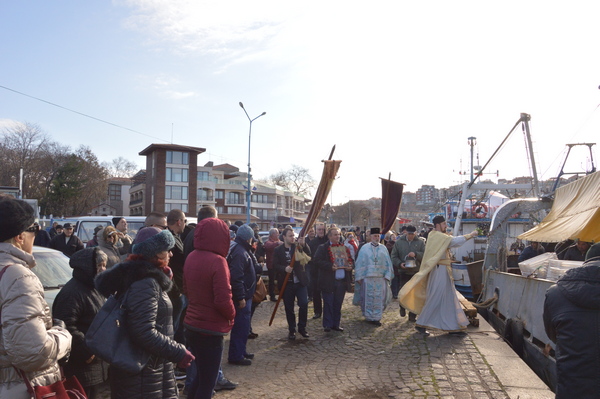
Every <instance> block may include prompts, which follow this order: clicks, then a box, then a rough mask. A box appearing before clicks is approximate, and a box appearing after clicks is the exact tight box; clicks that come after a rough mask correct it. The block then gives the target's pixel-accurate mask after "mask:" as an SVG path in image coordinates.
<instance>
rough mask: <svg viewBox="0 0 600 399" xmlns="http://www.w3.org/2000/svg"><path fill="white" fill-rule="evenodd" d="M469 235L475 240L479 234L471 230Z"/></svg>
mask: <svg viewBox="0 0 600 399" xmlns="http://www.w3.org/2000/svg"><path fill="white" fill-rule="evenodd" d="M469 235H470V236H471V238H475V237H478V236H479V232H478V231H477V230H473V231H472V232H471V233H470V234H469Z"/></svg>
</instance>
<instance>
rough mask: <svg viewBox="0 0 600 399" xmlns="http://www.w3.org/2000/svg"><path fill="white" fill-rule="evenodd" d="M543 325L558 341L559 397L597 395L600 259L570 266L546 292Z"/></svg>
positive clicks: (599, 383)
mask: <svg viewBox="0 0 600 399" xmlns="http://www.w3.org/2000/svg"><path fill="white" fill-rule="evenodd" d="M544 326H545V329H546V334H547V335H548V337H549V338H550V339H551V340H552V341H554V342H555V343H556V371H557V379H558V384H557V387H556V397H557V398H558V399H564V398H577V399H586V398H597V397H598V387H600V364H599V363H598V359H600V340H599V339H598V336H600V260H595V261H594V260H592V261H588V262H586V263H584V267H578V268H574V269H571V270H569V271H567V272H566V273H565V275H564V276H563V277H562V278H561V279H560V280H559V281H558V283H556V285H554V286H552V287H550V288H549V289H548V291H547V292H546V300H545V302H544Z"/></svg>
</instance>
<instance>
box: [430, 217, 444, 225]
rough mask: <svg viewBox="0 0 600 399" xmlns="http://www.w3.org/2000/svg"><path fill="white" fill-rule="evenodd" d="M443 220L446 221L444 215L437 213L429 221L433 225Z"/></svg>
mask: <svg viewBox="0 0 600 399" xmlns="http://www.w3.org/2000/svg"><path fill="white" fill-rule="evenodd" d="M445 221H446V218H445V217H443V216H442V215H437V216H436V217H434V218H433V220H432V221H431V222H432V223H433V225H434V226H435V225H436V224H440V223H444V222H445Z"/></svg>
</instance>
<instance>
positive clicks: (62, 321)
mask: <svg viewBox="0 0 600 399" xmlns="http://www.w3.org/2000/svg"><path fill="white" fill-rule="evenodd" d="M61 230H62V231H61ZM41 231H42V229H41V228H40V226H39V225H38V224H37V223H34V218H33V210H32V209H31V207H30V206H29V205H28V204H27V203H25V202H23V201H20V200H16V199H14V198H7V197H2V198H0V301H1V304H2V327H1V328H2V334H1V336H2V341H1V343H0V345H1V346H0V397H2V398H4V397H10V398H29V397H30V394H29V393H28V390H27V384H26V380H28V381H30V382H31V384H32V385H34V386H36V385H49V384H52V383H54V382H56V381H59V380H60V379H61V378H62V373H64V375H65V376H67V377H70V376H76V377H77V379H78V380H79V381H80V383H81V385H82V386H83V388H84V390H85V392H86V395H87V397H88V398H91V399H94V398H96V397H97V396H98V391H99V387H100V384H102V383H105V382H106V381H108V382H109V384H110V389H111V397H112V398H144V399H146V398H165V399H167V398H168V399H174V398H177V397H178V387H177V383H176V381H177V379H185V390H186V391H187V397H188V398H193V399H197V398H211V397H212V396H213V395H214V393H215V391H218V390H222V389H235V388H236V386H237V384H235V383H233V382H231V381H229V380H228V379H227V378H226V377H225V376H224V374H223V371H222V368H221V363H222V360H223V359H222V357H223V352H224V342H225V339H224V338H225V337H226V336H227V335H229V336H230V339H229V350H228V357H227V362H228V363H229V364H231V365H235V366H250V365H252V362H253V359H254V357H255V355H254V354H253V353H250V352H248V350H247V342H248V340H249V339H255V338H257V337H258V334H256V333H254V332H253V331H252V315H253V313H254V310H255V309H256V306H258V305H259V304H260V303H261V302H262V301H263V300H267V299H270V300H271V301H282V302H283V305H284V309H285V315H286V321H287V326H288V339H289V340H295V339H296V337H297V335H296V334H299V335H300V336H301V337H302V338H304V339H308V338H309V337H310V332H309V331H308V329H307V318H308V308H309V304H310V303H311V302H312V306H313V310H314V316H313V319H322V328H323V331H324V332H325V333H328V334H336V333H339V332H342V331H344V327H343V321H342V312H341V309H342V304H343V302H344V298H345V295H346V293H348V292H351V293H353V298H352V299H353V301H352V303H353V304H354V305H356V306H359V307H360V310H361V312H362V314H363V316H364V318H365V322H367V323H370V324H372V325H374V326H375V327H379V326H381V325H382V322H381V319H382V316H383V312H384V310H385V309H386V307H387V306H388V305H389V303H390V302H391V301H392V299H393V298H398V300H399V303H400V317H402V318H403V317H406V316H407V315H406V313H407V311H408V321H409V322H414V323H415V328H416V331H417V332H418V333H420V334H423V335H424V336H427V335H429V331H428V329H431V328H433V329H437V330H441V331H445V332H448V333H450V334H464V331H465V329H466V327H467V325H468V321H467V318H466V316H465V314H464V311H463V310H462V308H461V305H460V303H459V301H458V297H457V295H456V289H455V288H454V285H453V281H452V277H451V273H449V272H448V270H449V268H450V267H451V266H450V262H451V254H450V252H449V249H450V248H452V247H457V246H460V245H463V244H464V243H465V242H467V241H468V240H470V239H472V238H474V237H475V236H477V235H478V233H477V231H474V232H472V233H470V234H467V235H464V236H459V237H453V236H451V235H450V234H447V224H446V221H445V219H444V218H443V217H442V216H436V217H435V218H434V219H433V229H432V230H431V231H430V232H428V234H427V237H426V238H425V237H422V234H421V235H418V234H417V229H416V228H415V227H414V226H410V225H409V226H404V227H403V228H402V230H401V231H400V232H398V234H396V233H395V232H393V231H390V232H387V233H386V234H385V235H382V234H381V231H380V229H379V228H372V229H370V230H369V231H364V232H362V231H360V229H349V230H348V231H346V230H345V229H340V228H338V227H337V226H335V225H330V226H326V225H325V224H323V223H317V224H316V225H315V226H313V227H312V228H311V229H309V230H308V231H307V235H306V237H297V236H296V233H295V231H294V229H293V228H292V227H291V226H286V227H283V226H282V227H281V228H272V229H271V230H270V231H269V235H268V239H267V240H266V241H265V242H264V243H263V242H262V240H261V238H260V237H259V234H258V225H256V224H254V223H251V224H244V223H243V222H241V221H237V222H235V223H233V224H231V223H229V222H228V221H223V220H221V219H219V218H218V214H217V210H216V209H215V208H214V207H212V206H204V207H202V208H200V210H199V212H198V220H197V224H195V225H190V224H187V221H186V216H185V214H184V213H183V212H182V211H181V210H177V209H174V210H171V211H170V212H169V213H168V214H167V215H163V214H161V213H155V212H153V213H150V214H149V215H148V216H147V217H146V221H145V226H144V227H143V228H141V229H140V230H139V231H138V232H137V234H136V235H135V239H132V238H131V237H130V236H129V235H128V234H127V221H126V218H122V217H121V218H115V219H114V220H113V226H106V227H100V228H98V229H97V230H96V231H95V233H96V234H95V238H94V240H90V242H88V246H87V247H86V248H84V245H83V243H81V240H80V239H79V238H77V237H76V236H75V235H73V226H71V225H70V224H69V223H65V225H64V226H53V229H52V232H51V234H48V235H53V237H51V238H50V237H46V235H45V234H43V233H41ZM34 241H39V243H45V244H47V245H48V246H50V247H52V248H56V249H58V250H61V251H62V252H63V253H65V255H67V256H69V258H70V265H71V267H72V268H73V277H72V279H71V280H70V281H69V282H68V283H67V284H66V285H65V286H64V287H63V289H62V290H61V291H60V293H59V294H58V295H57V297H56V299H55V301H54V303H53V307H52V312H50V309H49V308H48V306H47V304H46V302H45V300H44V293H43V287H42V285H41V283H40V281H39V279H38V278H37V277H36V276H35V274H34V273H32V272H31V270H30V269H31V268H32V267H34V266H35V259H34V257H33V255H32V250H33V245H34ZM534 244H535V243H533V244H532V245H531V248H530V250H527V249H526V251H523V253H530V252H531V253H539V252H540V248H539V246H537V245H534ZM585 244H588V243H583V242H576V243H572V245H571V246H567V247H565V248H563V249H562V253H564V254H565V257H567V256H570V257H576V256H579V254H581V253H583V254H584V256H585V252H587V250H588V249H589V247H590V246H589V245H587V246H586V245H585ZM592 248H593V251H589V252H587V253H588V258H589V257H590V253H591V252H593V254H592V255H593V260H594V262H595V263H594V262H592V263H590V264H589V265H590V266H594V267H596V268H597V267H598V266H597V255H598V251H600V250H599V249H598V246H597V245H596V246H594V247H592ZM594 251H595V252H594ZM263 262H264V264H266V269H267V275H268V285H267V287H263V288H262V289H261V285H263V286H264V284H263V281H262V279H261V275H262V272H263V269H262V264H263ZM589 270H592V269H589ZM594 270H595V269H594ZM592 271H593V270H592ZM590 273H591V272H590ZM594 273H596V272H595V271H594ZM566 277H567V278H565V279H563V280H564V281H563V280H561V281H559V284H558V286H557V287H558V288H556V289H554V290H553V291H551V292H550V291H549V293H548V302H549V301H560V303H565V300H564V298H563V296H565V295H566V296H567V297H569V295H577V292H579V291H581V292H587V293H588V294H589V295H587V296H586V297H585V298H582V300H583V299H585V301H586V302H587V304H586V303H582V304H581V305H580V306H581V307H583V308H585V307H586V306H588V305H589V304H590V302H594V301H595V294H593V295H592V294H591V293H590V292H593V290H594V289H595V285H594V284H595V283H594V282H595V281H596V280H598V278H597V276H596V275H595V274H593V273H592V275H589V273H587V274H585V276H584V277H585V279H584V280H586V282H587V283H586V284H587V285H586V286H585V287H583V288H581V289H580V288H577V287H576V285H577V284H581V280H582V279H581V278H580V277H581V276H580V275H579V274H577V273H575V272H572V273H571V274H569V273H567V275H566ZM569 281H572V282H571V283H569ZM590 282H592V286H590V285H589V284H590ZM561 286H564V288H561ZM589 290H591V291H589ZM569 292H575V293H574V294H569ZM111 295H114V296H115V297H116V298H119V299H120V300H121V301H122V306H123V307H124V308H125V309H126V326H127V332H128V335H129V336H130V338H131V341H132V342H133V343H134V344H135V345H137V346H139V347H140V348H141V349H143V351H144V352H146V353H147V354H148V355H149V360H148V361H147V362H145V363H144V364H143V365H142V368H141V370H140V371H137V372H133V371H131V370H125V369H119V367H118V366H115V365H110V367H109V364H108V363H107V362H106V361H105V359H101V358H99V357H98V356H97V355H96V354H95V353H93V352H92V351H90V349H89V348H88V347H87V346H86V342H85V337H86V332H87V331H88V329H89V328H90V326H91V325H92V323H93V321H94V318H95V316H96V314H98V312H99V311H100V310H101V309H102V307H103V306H104V304H105V302H106V299H107V298H108V297H109V296H111ZM592 305H593V303H592ZM574 306H575V308H574V309H571V308H568V307H565V306H562V308H564V309H562V308H561V307H560V306H557V307H552V308H548V310H547V311H546V312H545V314H544V318H545V321H546V326H547V331H548V335H549V336H550V338H552V339H553V340H555V341H557V347H560V348H561V352H560V353H559V352H558V350H557V355H558V356H560V360H561V362H562V364H564V363H567V362H573V361H574V360H573V358H571V357H569V355H568V353H567V352H568V351H566V350H564V351H563V350H562V348H566V347H568V346H569V345H571V346H572V345H574V344H576V341H577V340H574V341H572V342H571V341H568V340H566V337H565V335H564V331H565V327H564V323H565V322H564V321H563V320H567V319H569V318H573V317H575V318H576V317H577V316H574V315H576V313H575V312H576V311H578V310H577V309H578V308H577V305H574ZM296 307H297V308H298V314H297V315H296ZM588 307H590V306H588ZM558 308H561V310H560V311H554V310H555V309H558ZM551 309H552V310H551ZM584 312H586V314H587V313H590V312H591V313H593V314H594V315H596V316H594V317H597V315H598V314H600V310H599V309H596V308H593V309H592V310H589V309H588V310H585V311H584ZM580 319H581V318H579V319H577V320H580ZM569 320H570V319H569ZM581 320H583V319H581ZM581 320H580V321H579V322H580V324H581V323H583V324H582V328H584V327H585V328H587V327H586V326H584V324H585V323H588V322H587V321H581ZM586 320H587V319H586ZM588 324H589V323H588ZM573 334H574V333H573ZM595 355H596V354H595V352H593V353H591V355H590V356H595ZM557 360H558V358H557ZM59 362H60V364H61V365H62V366H63V367H62V372H61V367H60V365H59ZM559 372H561V368H560V363H559ZM562 372H564V371H562ZM564 373H567V372H564ZM565 375H567V374H565ZM568 376H569V378H576V377H575V376H571V374H568ZM565 378H566V377H565ZM590 378H591V377H590ZM573 385H574V384H569V385H565V386H564V387H562V388H560V389H564V390H565V392H566V391H567V390H568V389H569V390H570V389H573Z"/></svg>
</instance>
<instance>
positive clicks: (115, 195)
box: [108, 184, 121, 200]
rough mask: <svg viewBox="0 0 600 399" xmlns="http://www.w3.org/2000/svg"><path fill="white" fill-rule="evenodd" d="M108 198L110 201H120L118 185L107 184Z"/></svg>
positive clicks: (119, 187)
mask: <svg viewBox="0 0 600 399" xmlns="http://www.w3.org/2000/svg"><path fill="white" fill-rule="evenodd" d="M108 198H109V199H111V200H120V199H121V186H119V185H118V184H109V185H108Z"/></svg>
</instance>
